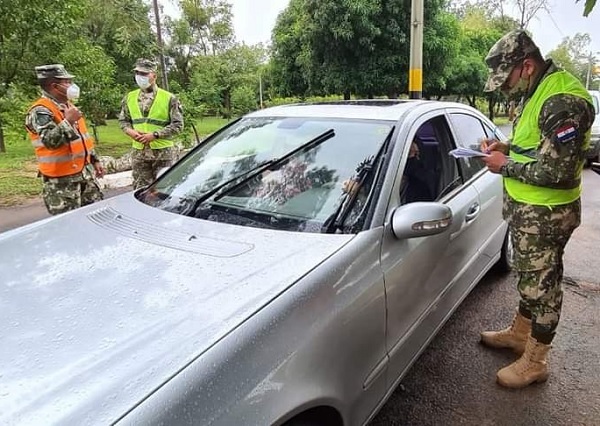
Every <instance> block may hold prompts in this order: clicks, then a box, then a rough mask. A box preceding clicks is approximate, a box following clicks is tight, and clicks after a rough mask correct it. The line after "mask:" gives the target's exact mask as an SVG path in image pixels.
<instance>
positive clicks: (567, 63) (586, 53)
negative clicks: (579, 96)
mask: <svg viewBox="0 0 600 426" xmlns="http://www.w3.org/2000/svg"><path fill="white" fill-rule="evenodd" d="M591 42H592V38H591V37H590V35H589V34H587V33H583V34H582V33H577V34H575V35H574V36H573V37H565V38H564V39H563V40H562V42H561V43H560V44H559V45H558V46H557V47H556V48H555V49H554V50H552V51H550V52H549V53H548V57H550V58H552V59H553V60H554V61H555V62H556V63H557V65H559V66H560V67H561V68H563V69H565V70H567V71H569V72H570V73H571V74H573V75H574V76H576V77H577V78H579V79H580V80H581V81H582V82H583V83H584V84H585V83H586V81H587V75H588V72H589V70H590V64H593V63H594V62H595V58H594V57H593V56H591V57H590V44H591Z"/></svg>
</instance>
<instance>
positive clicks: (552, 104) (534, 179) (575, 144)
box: [504, 60, 594, 188]
mask: <svg viewBox="0 0 600 426" xmlns="http://www.w3.org/2000/svg"><path fill="white" fill-rule="evenodd" d="M546 64H547V65H546V70H545V72H543V73H542V74H541V75H540V77H539V78H538V79H537V81H534V84H533V85H532V86H531V88H530V89H529V91H528V93H527V95H526V96H525V99H524V101H523V102H524V104H526V103H527V101H528V100H529V99H530V98H531V96H532V95H533V93H534V92H535V90H536V89H537V87H538V86H539V84H540V82H541V81H542V80H543V79H544V78H545V77H546V76H548V75H550V74H552V73H554V72H557V71H559V70H560V69H559V68H558V67H556V66H555V65H554V63H553V62H552V61H551V60H548V61H547V62H546ZM520 111H523V108H520ZM519 119H520V112H519V115H518V116H517V117H516V119H515V121H514V124H513V130H514V129H515V128H516V126H517V124H518V122H519ZM593 121H594V107H593V105H591V104H590V103H588V102H587V101H585V100H584V99H582V98H580V97H578V96H574V95H570V94H558V95H554V96H552V97H550V98H549V99H548V100H546V102H544V104H543V106H542V110H541V113H540V116H539V118H538V126H539V129H540V130H541V134H542V138H543V139H542V141H541V142H540V144H539V146H538V149H537V155H536V157H537V159H536V161H533V162H531V163H527V164H522V163H516V162H513V161H509V163H508V164H507V166H506V167H505V170H504V175H505V176H510V177H512V178H515V179H519V180H520V181H522V182H525V183H528V184H530V185H536V186H543V187H548V188H563V187H564V184H565V183H568V182H573V181H577V180H578V179H579V178H580V176H579V174H580V166H581V164H582V163H583V161H585V150H584V147H583V139H584V135H585V133H586V132H587V131H588V130H589V129H590V128H591V126H592V122H593ZM565 126H567V127H568V126H573V127H575V129H576V130H577V136H576V137H575V138H572V139H571V140H569V141H559V133H560V132H559V130H560V129H562V128H564V127H565Z"/></svg>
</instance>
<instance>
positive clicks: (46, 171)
mask: <svg viewBox="0 0 600 426" xmlns="http://www.w3.org/2000/svg"><path fill="white" fill-rule="evenodd" d="M35 71H36V74H37V78H38V82H39V83H40V86H41V88H42V96H41V97H40V98H39V99H38V100H36V101H35V102H34V103H33V104H32V106H31V108H30V110H29V111H28V113H27V117H26V119H25V127H26V129H27V132H28V133H29V136H30V138H31V141H32V144H33V146H34V149H35V152H36V157H37V159H38V167H39V176H40V177H41V178H42V179H43V199H44V203H45V204H46V208H47V210H48V212H49V213H50V214H52V215H56V214H59V213H63V212H66V211H68V210H73V209H76V208H78V207H81V206H85V205H87V204H91V203H93V202H95V201H99V200H102V192H101V191H100V188H99V186H98V183H97V181H96V179H95V177H102V176H103V174H104V169H103V168H102V165H101V163H100V161H99V160H98V156H97V155H96V153H95V152H94V141H93V139H92V138H91V136H90V135H89V133H88V132H87V127H86V124H85V120H84V118H83V117H82V114H81V112H80V111H79V110H78V109H77V107H75V105H73V103H72V102H71V101H72V100H74V99H76V98H77V97H78V96H79V88H78V87H77V85H75V84H74V83H73V82H72V79H73V76H72V75H70V74H69V73H68V72H67V71H66V70H65V68H64V66H63V65H60V64H53V65H42V66H38V67H36V68H35Z"/></svg>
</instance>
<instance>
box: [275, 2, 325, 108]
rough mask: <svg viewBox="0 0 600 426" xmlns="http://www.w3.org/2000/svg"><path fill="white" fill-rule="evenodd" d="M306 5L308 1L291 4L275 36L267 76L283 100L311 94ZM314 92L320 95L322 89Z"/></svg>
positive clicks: (279, 23)
mask: <svg viewBox="0 0 600 426" xmlns="http://www.w3.org/2000/svg"><path fill="white" fill-rule="evenodd" d="M304 5H305V0H290V3H289V5H288V7H287V8H286V9H285V10H284V11H283V12H281V13H280V15H279V16H278V18H277V22H276V23H275V27H274V29H273V32H272V37H271V39H272V47H271V61H270V65H269V70H268V75H269V76H270V78H271V80H272V84H273V89H274V90H275V91H276V92H277V94H279V95H280V96H293V95H299V96H304V95H306V94H308V93H309V90H310V88H309V84H310V78H309V76H310V75H311V74H312V71H311V66H312V62H311V60H312V59H311V54H312V53H311V50H310V43H309V40H308V31H306V29H307V27H308V24H309V19H310V18H309V16H308V13H307V12H306V9H305V8H304ZM318 86H320V84H318ZM312 89H313V91H318V89H319V88H318V87H313V88H312Z"/></svg>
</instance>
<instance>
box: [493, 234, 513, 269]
mask: <svg viewBox="0 0 600 426" xmlns="http://www.w3.org/2000/svg"><path fill="white" fill-rule="evenodd" d="M514 262H515V252H514V249H513V244H512V238H510V232H509V230H508V229H507V230H506V235H505V236H504V243H503V244H502V251H501V252H500V260H498V263H497V264H496V269H497V270H498V271H499V272H510V271H511V270H512V269H513V266H514Z"/></svg>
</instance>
